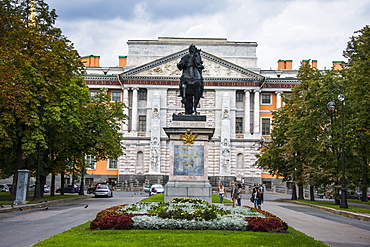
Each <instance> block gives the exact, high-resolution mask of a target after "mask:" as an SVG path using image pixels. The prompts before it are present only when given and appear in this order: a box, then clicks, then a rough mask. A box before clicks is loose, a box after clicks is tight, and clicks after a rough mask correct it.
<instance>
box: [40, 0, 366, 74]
mask: <svg viewBox="0 0 370 247" xmlns="http://www.w3.org/2000/svg"><path fill="white" fill-rule="evenodd" d="M44 1H45V2H46V3H47V4H48V5H49V7H50V9H56V12H57V14H58V16H59V17H58V19H57V22H56V26H57V27H59V28H61V29H62V32H63V34H64V35H65V36H66V37H67V38H68V39H69V40H71V42H72V43H73V44H74V47H75V48H76V49H77V51H78V52H79V54H80V56H87V55H99V56H100V65H101V66H104V67H115V66H117V65H118V56H122V55H127V53H128V47H127V41H128V40H157V39H158V37H183V38H226V39H227V40H228V41H242V42H257V44H258V47H257V59H258V67H259V68H261V69H270V68H271V69H277V61H278V60H279V59H282V60H293V69H298V68H299V66H300V61H302V60H306V59H313V60H317V61H318V67H319V69H324V68H327V69H330V68H331V66H332V61H345V58H344V57H343V55H342V54H343V51H344V50H345V49H346V47H347V42H348V41H349V40H350V37H351V36H353V35H356V34H355V31H358V30H360V29H362V28H363V27H365V26H366V25H369V24H370V1H369V0H186V1H184V0H63V1H62V0H44Z"/></svg>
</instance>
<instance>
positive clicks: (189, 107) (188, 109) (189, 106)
mask: <svg viewBox="0 0 370 247" xmlns="http://www.w3.org/2000/svg"><path fill="white" fill-rule="evenodd" d="M185 114H193V96H192V95H189V94H187V95H186V104H185Z"/></svg>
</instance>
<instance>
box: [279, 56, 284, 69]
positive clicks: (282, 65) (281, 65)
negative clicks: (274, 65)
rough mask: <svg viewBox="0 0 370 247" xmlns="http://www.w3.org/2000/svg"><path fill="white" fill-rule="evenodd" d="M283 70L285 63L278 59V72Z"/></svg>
mask: <svg viewBox="0 0 370 247" xmlns="http://www.w3.org/2000/svg"><path fill="white" fill-rule="evenodd" d="M283 69H285V61H284V60H280V59H279V61H278V70H283Z"/></svg>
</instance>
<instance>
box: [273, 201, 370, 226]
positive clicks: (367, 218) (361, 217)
mask: <svg viewBox="0 0 370 247" xmlns="http://www.w3.org/2000/svg"><path fill="white" fill-rule="evenodd" d="M277 201H280V202H288V203H293V204H299V205H305V206H309V207H313V208H318V209H320V210H323V211H326V212H329V213H332V214H335V215H339V216H343V217H347V218H350V219H355V220H361V221H369V222H370V214H365V213H354V212H349V211H344V210H337V209H333V208H328V207H323V206H318V205H314V204H310V203H304V202H297V201H292V200H284V199H283V200H277ZM357 204H361V203H356V206H357ZM348 205H350V206H351V204H350V203H348ZM365 206H367V205H365Z"/></svg>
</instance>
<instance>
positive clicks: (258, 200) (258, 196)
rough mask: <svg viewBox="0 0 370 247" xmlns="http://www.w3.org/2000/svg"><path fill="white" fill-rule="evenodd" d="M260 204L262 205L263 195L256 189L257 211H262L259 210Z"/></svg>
mask: <svg viewBox="0 0 370 247" xmlns="http://www.w3.org/2000/svg"><path fill="white" fill-rule="evenodd" d="M262 203H263V193H262V192H261V189H260V188H258V189H257V206H258V209H262V208H261V204H262Z"/></svg>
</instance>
